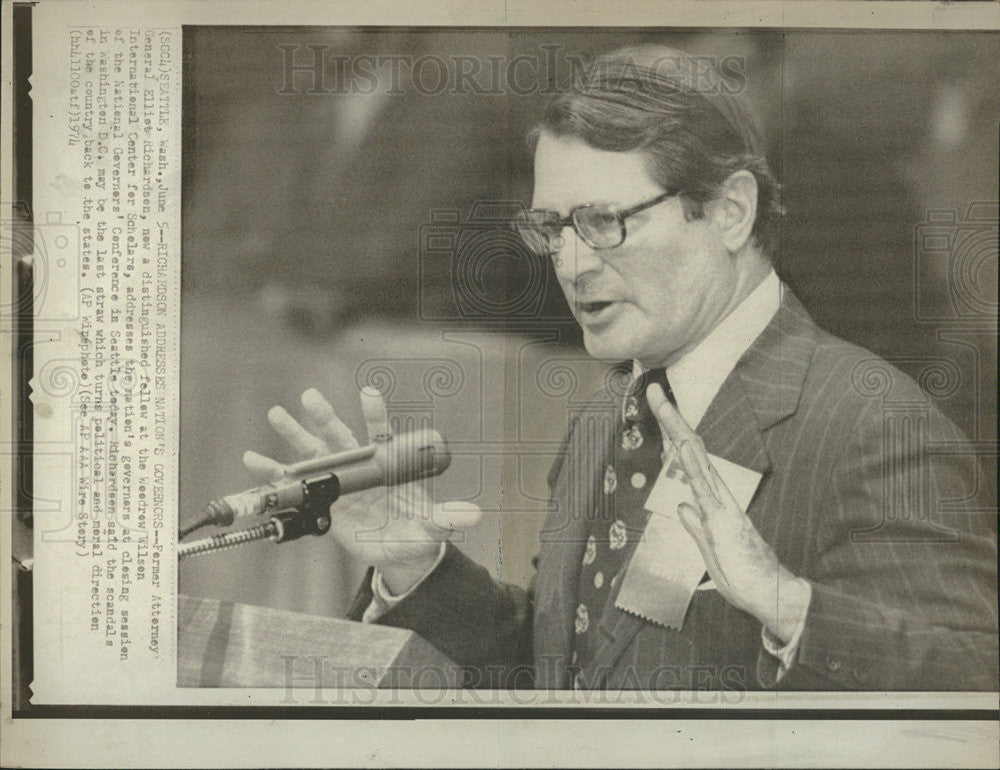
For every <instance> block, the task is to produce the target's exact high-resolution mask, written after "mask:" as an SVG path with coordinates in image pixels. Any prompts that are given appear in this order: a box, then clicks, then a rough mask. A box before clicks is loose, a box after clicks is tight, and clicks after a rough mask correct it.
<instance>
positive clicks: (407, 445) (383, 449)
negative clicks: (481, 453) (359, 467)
mask: <svg viewBox="0 0 1000 770" xmlns="http://www.w3.org/2000/svg"><path fill="white" fill-rule="evenodd" d="M373 459H374V460H375V462H376V463H378V464H379V466H380V467H381V468H382V469H383V472H384V474H385V483H386V484H405V483H407V482H410V481H417V480H418V479H426V478H429V477H431V476H438V475H440V474H442V473H444V472H445V471H446V470H447V469H448V466H449V465H451V452H450V451H449V450H448V444H447V443H446V442H445V440H444V438H442V436H441V434H440V433H438V432H437V431H436V430H433V429H431V428H420V429H418V430H415V431H411V432H409V433H401V434H400V435H398V436H393V437H392V438H390V439H388V440H386V441H382V442H379V443H377V444H375V456H374V458H373Z"/></svg>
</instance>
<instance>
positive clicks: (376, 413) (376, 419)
mask: <svg viewBox="0 0 1000 770" xmlns="http://www.w3.org/2000/svg"><path fill="white" fill-rule="evenodd" d="M361 411H362V413H363V414H364V416H365V425H366V426H367V428H368V441H369V443H371V442H374V441H381V440H383V439H385V438H387V437H389V436H391V435H392V430H391V429H390V428H389V413H388V412H387V411H386V408H385V399H384V398H382V394H381V393H380V392H379V391H378V389H377V388H373V387H371V386H370V385H366V386H365V387H363V388H362V389H361Z"/></svg>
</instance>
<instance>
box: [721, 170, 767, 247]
mask: <svg viewBox="0 0 1000 770" xmlns="http://www.w3.org/2000/svg"><path fill="white" fill-rule="evenodd" d="M715 217H716V223H717V225H718V227H719V229H720V233H721V235H722V241H723V243H724V244H725V246H726V248H727V249H728V250H729V252H730V253H735V252H737V251H739V250H740V249H742V248H743V247H744V246H745V245H746V244H747V242H748V241H749V240H750V236H751V233H752V232H753V225H754V222H755V221H756V219H757V179H756V178H755V177H754V175H753V174H751V173H750V172H749V171H746V170H745V169H744V170H740V171H734V172H733V173H732V174H730V175H729V176H728V177H727V178H726V180H725V181H724V182H723V183H722V185H721V187H720V189H719V195H718V197H717V198H716V200H715Z"/></svg>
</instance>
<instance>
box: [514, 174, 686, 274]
mask: <svg viewBox="0 0 1000 770" xmlns="http://www.w3.org/2000/svg"><path fill="white" fill-rule="evenodd" d="M682 192H683V191H682V190H678V189H674V188H670V189H668V190H666V191H664V192H662V193H660V194H659V195H657V196H656V197H654V198H650V199H649V200H646V201H643V202H642V203H637V204H636V205H634V206H630V207H628V208H625V209H619V208H618V207H616V206H612V205H610V204H607V203H581V204H580V205H579V206H574V207H573V208H571V209H570V210H569V213H568V214H567V215H566V216H562V215H560V214H559V212H558V211H553V210H552V209H527V210H526V211H524V212H523V213H524V214H525V215H527V214H532V213H544V214H552V215H554V218H555V220H556V221H555V222H553V224H558V225H559V232H560V233H561V232H562V231H563V230H564V229H565V228H566V227H570V226H571V227H572V228H573V232H574V233H576V236H577V237H578V238H579V239H580V240H581V241H583V242H584V243H586V244H587V245H588V246H590V248H592V249H595V250H597V251H607V250H608V249H616V248H618V247H619V246H621V245H622V244H623V243H625V238H626V236H627V235H628V230H627V228H626V227H625V220H626V219H628V218H629V217H631V216H633V215H635V214H638V213H639V212H640V211H645V210H646V209H649V208H652V207H653V206H656V205H658V204H660V203H663V202H664V201H665V200H667V199H668V198H676V197H677V196H678V195H680V194H681V193H682ZM598 207H601V208H606V209H607V210H608V211H609V212H610V213H611V214H614V216H615V218H616V219H617V220H618V230H619V234H620V236H621V237H620V240H619V241H618V242H617V243H615V244H613V245H609V246H600V245H598V244H595V243H593V242H591V240H590V239H589V238H587V237H586V236H585V235H584V234H583V233H581V232H580V229H579V228H578V227H577V225H576V219H575V217H576V213H577V212H578V211H582V210H583V209H588V208H598ZM511 224H512V226H514V227H515V228H516V226H517V221H516V219H515V221H513V222H512V223H511ZM556 237H561V236H556ZM554 240H555V239H553V241H554ZM559 248H561V246H560V247H559ZM557 250H558V249H556V250H553V251H551V252H549V253H548V254H547V255H546V256H549V257H551V256H553V255H554V254H555V252H556V251H557Z"/></svg>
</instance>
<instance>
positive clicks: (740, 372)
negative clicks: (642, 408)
mask: <svg viewBox="0 0 1000 770" xmlns="http://www.w3.org/2000/svg"><path fill="white" fill-rule="evenodd" d="M815 331H816V327H815V325H814V324H813V322H812V320H811V319H810V318H809V316H808V314H807V313H806V311H805V309H804V308H803V307H802V305H801V304H800V303H799V301H798V300H797V299H796V298H795V296H794V295H793V294H792V293H791V291H789V290H788V289H787V287H785V286H784V284H783V285H782V301H781V305H780V306H779V308H778V312H777V313H776V314H775V317H774V318H773V319H771V323H769V324H768V325H767V327H766V328H765V329H764V331H763V332H761V334H760V336H759V337H758V338H757V339H756V340H755V341H754V343H753V344H752V345H751V346H750V348H749V349H747V351H746V353H744V354H743V356H742V357H741V358H740V360H739V362H738V363H737V365H736V367H735V368H734V369H733V371H732V372H730V374H729V376H728V377H727V378H726V380H725V382H724V383H723V385H722V387H721V388H720V390H719V393H718V394H717V395H716V397H715V398H714V399H713V401H712V403H711V405H710V406H709V408H708V411H707V412H706V413H705V416H704V417H703V418H702V420H701V422H700V423H699V424H698V429H697V432H698V435H700V436H701V438H702V440H703V441H704V442H705V447H706V449H707V450H708V451H709V452H710V453H711V454H714V455H717V456H719V457H723V458H725V459H726V460H729V461H730V462H733V463H736V464H738V465H742V466H743V467H745V468H750V469H752V470H755V471H757V472H758V473H760V474H762V475H766V474H767V473H768V472H769V471H770V470H771V461H770V458H769V456H768V453H767V448H766V445H765V442H764V437H763V434H764V432H765V431H767V430H768V429H769V428H771V427H772V426H774V425H775V424H777V423H778V422H780V421H781V420H783V419H784V418H786V417H788V416H789V415H791V414H793V413H794V412H795V410H796V408H797V407H798V403H799V398H800V396H801V393H802V385H803V381H804V380H805V375H806V372H807V371H808V369H809V363H810V361H811V360H812V356H813V352H814V351H815V347H816V338H815ZM579 561H580V560H579V556H577V558H576V560H575V562H574V565H575V566H576V569H575V571H574V582H573V583H572V585H569V586H567V589H568V590H569V594H568V596H569V597H570V598H569V602H570V605H569V606H570V607H572V606H575V605H574V604H573V603H574V602H575V601H576V580H578V578H579ZM539 583H541V581H539ZM644 625H646V621H644V620H642V619H641V618H639V617H637V616H635V615H632V614H630V613H627V612H624V611H622V610H619V609H618V608H617V607H615V606H614V603H613V600H612V601H611V602H610V603H609V604H608V605H606V606H605V608H604V612H603V613H602V615H601V621H600V623H599V625H598V628H597V634H596V635H595V637H594V652H593V656H592V657H591V664H590V666H589V668H588V669H587V670H586V671H584V672H583V678H584V681H585V682H587V683H588V685H589V684H591V683H595V685H594V686H597V685H598V684H599V683H600V681H601V680H603V678H604V676H601V677H600V678H598V674H599V673H600V672H603V673H604V675H605V676H606V674H607V672H609V671H610V669H611V668H612V667H613V666H614V665H615V663H616V662H617V661H618V659H619V658H620V657H621V655H622V653H623V652H624V651H625V650H626V649H627V647H628V646H629V644H631V642H632V640H633V639H634V638H635V636H636V634H638V633H639V631H640V630H641V629H642V627H643V626H644ZM571 627H572V618H571V617H570V620H569V622H568V623H567V628H568V629H571ZM570 633H571V632H570ZM570 643H571V639H570V638H569V637H567V645H568V644H570Z"/></svg>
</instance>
